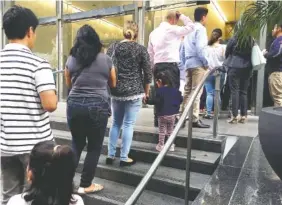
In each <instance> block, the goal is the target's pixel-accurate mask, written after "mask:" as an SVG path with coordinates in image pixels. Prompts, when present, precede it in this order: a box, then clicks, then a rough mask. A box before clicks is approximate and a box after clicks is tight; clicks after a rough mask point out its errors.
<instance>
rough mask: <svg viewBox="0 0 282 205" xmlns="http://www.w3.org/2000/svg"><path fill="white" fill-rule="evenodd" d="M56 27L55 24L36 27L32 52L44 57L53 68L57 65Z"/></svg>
mask: <svg viewBox="0 0 282 205" xmlns="http://www.w3.org/2000/svg"><path fill="white" fill-rule="evenodd" d="M56 36H57V27H56V26H55V25H49V26H39V27H38V28H37V29H36V37H37V38H36V42H35V47H34V49H33V52H34V53H35V54H36V55H38V56H40V57H42V58H44V59H46V60H47V61H48V62H49V63H50V64H51V66H52V68H53V69H55V68H56V67H57V62H58V60H57V57H58V55H57V50H56V48H57V42H56V40H57V37H56Z"/></svg>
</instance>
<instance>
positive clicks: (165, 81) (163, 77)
mask: <svg viewBox="0 0 282 205" xmlns="http://www.w3.org/2000/svg"><path fill="white" fill-rule="evenodd" d="M156 80H161V81H162V84H163V85H166V86H169V87H170V86H171V81H170V79H169V73H168V72H165V71H164V72H160V73H158V74H157V76H156Z"/></svg>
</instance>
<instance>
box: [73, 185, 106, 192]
mask: <svg viewBox="0 0 282 205" xmlns="http://www.w3.org/2000/svg"><path fill="white" fill-rule="evenodd" d="M92 185H93V189H92V190H87V191H85V189H88V188H90V187H91V186H92ZM92 185H91V186H90V187H86V188H85V187H79V188H78V190H77V193H78V194H93V193H96V192H99V191H102V190H103V189H104V187H103V186H102V185H101V184H92Z"/></svg>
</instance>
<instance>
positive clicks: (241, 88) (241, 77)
mask: <svg viewBox="0 0 282 205" xmlns="http://www.w3.org/2000/svg"><path fill="white" fill-rule="evenodd" d="M250 77H251V69H249V68H242V69H238V68H230V69H229V70H228V81H229V88H230V91H231V105H232V115H233V117H237V116H238V109H239V107H240V112H241V116H247V111H248V96H247V95H248V86H249V83H250Z"/></svg>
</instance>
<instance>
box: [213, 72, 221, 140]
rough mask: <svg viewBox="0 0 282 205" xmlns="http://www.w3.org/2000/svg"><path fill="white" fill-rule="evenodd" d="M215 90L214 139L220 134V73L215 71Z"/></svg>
mask: <svg viewBox="0 0 282 205" xmlns="http://www.w3.org/2000/svg"><path fill="white" fill-rule="evenodd" d="M215 72H216V73H215V90H214V92H215V93H214V117H213V137H214V138H216V137H217V134H218V115H219V103H220V100H219V98H220V75H221V74H220V72H219V71H215Z"/></svg>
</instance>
